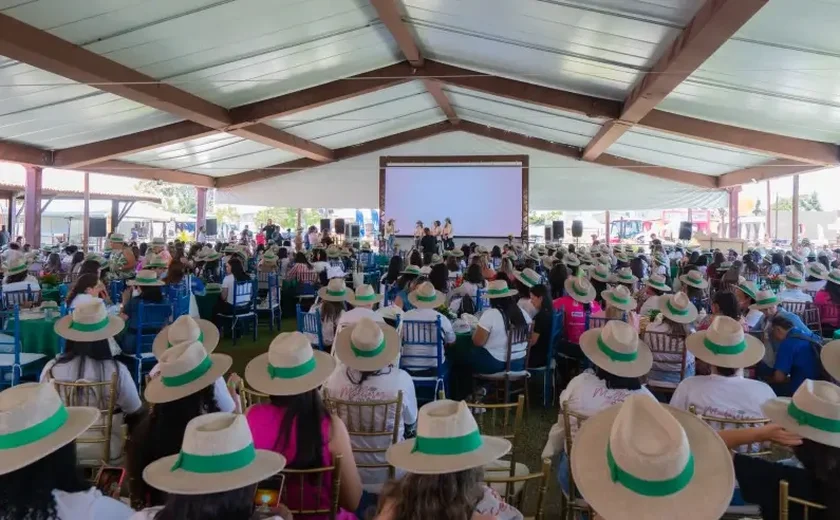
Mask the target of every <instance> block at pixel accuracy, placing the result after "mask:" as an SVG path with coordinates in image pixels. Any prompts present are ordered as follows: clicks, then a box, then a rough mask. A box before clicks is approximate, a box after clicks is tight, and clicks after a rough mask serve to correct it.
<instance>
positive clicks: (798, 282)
mask: <svg viewBox="0 0 840 520" xmlns="http://www.w3.org/2000/svg"><path fill="white" fill-rule="evenodd" d="M785 283H786V284H787V285H790V286H791V287H802V286H803V285H805V278H803V277H802V275H801V274H800V273H799V272H798V271H797V270H796V269H791V270H790V271H788V272H787V274H786V275H785Z"/></svg>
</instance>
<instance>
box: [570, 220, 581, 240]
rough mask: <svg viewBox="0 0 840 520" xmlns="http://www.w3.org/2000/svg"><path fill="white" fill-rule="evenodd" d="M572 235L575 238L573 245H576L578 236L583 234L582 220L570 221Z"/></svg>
mask: <svg viewBox="0 0 840 520" xmlns="http://www.w3.org/2000/svg"><path fill="white" fill-rule="evenodd" d="M572 236H573V237H574V238H575V246H577V245H578V244H579V242H580V237H582V236H583V221H582V220H573V221H572Z"/></svg>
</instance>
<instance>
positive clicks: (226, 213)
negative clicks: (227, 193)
mask: <svg viewBox="0 0 840 520" xmlns="http://www.w3.org/2000/svg"><path fill="white" fill-rule="evenodd" d="M215 215H216V219H217V220H218V221H219V224H236V223H239V221H240V220H241V218H240V216H239V212H238V211H236V208H235V207H233V206H225V205H220V206H216V211H215Z"/></svg>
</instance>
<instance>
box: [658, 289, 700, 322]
mask: <svg viewBox="0 0 840 520" xmlns="http://www.w3.org/2000/svg"><path fill="white" fill-rule="evenodd" d="M659 312H661V313H662V315H663V316H665V317H666V318H668V319H669V320H671V321H674V322H677V323H683V324H688V323H694V322H695V321H696V320H697V307H695V306H694V304H693V303H691V300H689V299H688V295H687V294H685V293H684V292H678V293H676V294H668V295H663V296H660V297H659Z"/></svg>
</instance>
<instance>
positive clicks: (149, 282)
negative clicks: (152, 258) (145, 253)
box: [126, 269, 164, 287]
mask: <svg viewBox="0 0 840 520" xmlns="http://www.w3.org/2000/svg"><path fill="white" fill-rule="evenodd" d="M126 285H131V286H139V287H160V286H161V285H164V284H163V282H162V281H161V280H159V279H158V277H157V273H155V272H154V271H149V270H148V269H142V270H140V271H139V272H138V273H137V276H136V277H134V279H133V280H129V281H127V282H126Z"/></svg>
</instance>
